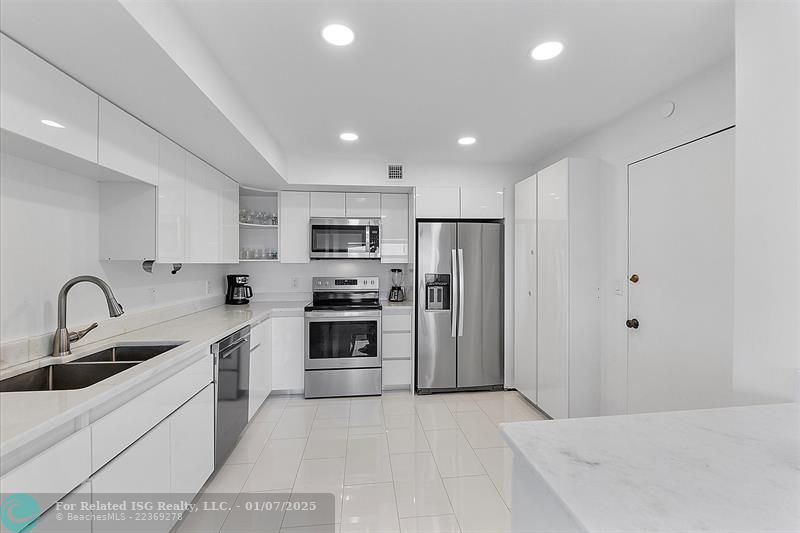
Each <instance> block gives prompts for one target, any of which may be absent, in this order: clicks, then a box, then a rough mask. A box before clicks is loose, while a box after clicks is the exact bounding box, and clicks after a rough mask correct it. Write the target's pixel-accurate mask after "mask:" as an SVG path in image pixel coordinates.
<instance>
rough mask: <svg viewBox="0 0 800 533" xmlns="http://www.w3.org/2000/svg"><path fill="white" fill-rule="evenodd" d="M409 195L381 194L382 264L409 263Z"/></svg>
mask: <svg viewBox="0 0 800 533" xmlns="http://www.w3.org/2000/svg"><path fill="white" fill-rule="evenodd" d="M408 198H409V197H408V195H407V194H381V195H380V216H381V263H408V261H409V255H408V246H409V240H408V233H409V225H408Z"/></svg>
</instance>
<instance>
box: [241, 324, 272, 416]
mask: <svg viewBox="0 0 800 533" xmlns="http://www.w3.org/2000/svg"><path fill="white" fill-rule="evenodd" d="M271 330H272V324H271V322H270V321H269V320H265V321H264V322H261V323H260V324H257V325H255V326H253V329H252V330H251V332H250V344H251V348H250V376H249V379H250V383H249V396H248V406H247V416H248V419H252V418H253V416H254V415H255V414H256V412H257V411H258V409H259V408H260V407H261V404H263V403H264V400H266V399H267V396H269V393H270V392H271V391H272V331H271Z"/></svg>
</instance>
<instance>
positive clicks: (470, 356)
mask: <svg viewBox="0 0 800 533" xmlns="http://www.w3.org/2000/svg"><path fill="white" fill-rule="evenodd" d="M416 276H417V296H418V297H417V383H416V388H417V390H418V391H420V392H435V391H438V390H452V389H490V388H500V387H502V386H503V224H502V223H498V222H485V223H483V222H419V223H418V224H417V268H416Z"/></svg>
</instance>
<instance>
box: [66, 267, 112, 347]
mask: <svg viewBox="0 0 800 533" xmlns="http://www.w3.org/2000/svg"><path fill="white" fill-rule="evenodd" d="M82 281H88V282H89V283H94V284H95V285H97V286H98V287H100V290H102V291H103V294H104V295H105V297H106V303H107V304H108V316H110V317H111V318H114V317H117V316H119V315H121V314H122V313H124V312H125V311H123V310H122V306H121V305H120V304H119V302H118V301H117V299H116V298H114V293H113V292H111V287H110V286H109V285H108V283H106V282H105V281H103V280H102V279H100V278H98V277H95V276H78V277H76V278H72V279H71V280H69V281H68V282H66V283H65V284H64V286H63V287H61V290H60V291H59V292H58V329H56V334H55V337H53V356H55V357H58V356H62V355H69V354H70V353H72V352H71V351H70V349H69V343H70V342H75V341H77V340H79V339H82V338H83V337H84V336H85V335H86V334H87V333H89V332H90V331H92V330H93V329H94V328H96V327H97V322H95V323H94V324H92V325H91V326H89V327H88V328H86V329H82V330H80V331H73V332H70V331H69V330H68V329H67V293H68V292H69V290H70V289H71V288H72V287H74V286H75V285H77V284H78V283H81V282H82Z"/></svg>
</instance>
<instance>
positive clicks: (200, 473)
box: [168, 383, 216, 494]
mask: <svg viewBox="0 0 800 533" xmlns="http://www.w3.org/2000/svg"><path fill="white" fill-rule="evenodd" d="M215 403H216V397H215V394H214V385H213V384H212V383H210V384H208V385H206V387H205V388H204V389H203V390H201V391H200V392H199V393H197V395H195V396H194V397H193V398H192V399H191V400H189V401H188V402H186V403H185V404H183V405H182V406H181V407H180V408H179V409H178V410H177V411H175V412H174V413H172V414H171V415H170V417H169V419H168V420H169V425H170V443H169V454H170V469H169V471H170V491H171V492H172V493H173V494H195V493H197V492H198V491H199V490H200V489H201V488H202V487H203V484H204V483H205V482H206V480H207V479H208V478H209V476H211V473H212V472H213V471H214V409H215V407H216V405H215Z"/></svg>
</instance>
